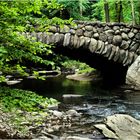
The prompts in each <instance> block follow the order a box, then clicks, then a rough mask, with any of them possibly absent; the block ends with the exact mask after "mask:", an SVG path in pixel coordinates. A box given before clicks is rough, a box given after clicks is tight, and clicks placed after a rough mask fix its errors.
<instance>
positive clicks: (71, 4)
mask: <svg viewBox="0 0 140 140" xmlns="http://www.w3.org/2000/svg"><path fill="white" fill-rule="evenodd" d="M58 2H59V3H60V4H63V8H64V9H67V11H68V13H69V15H70V17H72V18H74V19H84V18H86V17H84V16H83V13H84V12H85V11H86V9H88V7H89V1H88V0H72V1H70V0H58Z"/></svg>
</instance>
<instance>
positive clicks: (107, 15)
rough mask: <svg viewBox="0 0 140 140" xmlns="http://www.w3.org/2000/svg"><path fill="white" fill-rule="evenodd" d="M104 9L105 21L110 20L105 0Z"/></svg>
mask: <svg viewBox="0 0 140 140" xmlns="http://www.w3.org/2000/svg"><path fill="white" fill-rule="evenodd" d="M104 11H105V20H106V22H110V16H109V6H108V2H107V0H104Z"/></svg>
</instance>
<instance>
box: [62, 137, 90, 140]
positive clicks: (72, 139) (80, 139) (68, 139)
mask: <svg viewBox="0 0 140 140" xmlns="http://www.w3.org/2000/svg"><path fill="white" fill-rule="evenodd" d="M62 140H63V138H62ZM65 140H91V139H90V138H83V137H78V136H68V137H67V138H65Z"/></svg>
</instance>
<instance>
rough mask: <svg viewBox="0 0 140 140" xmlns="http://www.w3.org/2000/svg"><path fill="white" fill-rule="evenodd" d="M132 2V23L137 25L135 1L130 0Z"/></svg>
mask: <svg viewBox="0 0 140 140" xmlns="http://www.w3.org/2000/svg"><path fill="white" fill-rule="evenodd" d="M130 2H131V12H132V24H133V25H135V24H136V23H135V21H136V19H135V11H134V3H133V0H130Z"/></svg>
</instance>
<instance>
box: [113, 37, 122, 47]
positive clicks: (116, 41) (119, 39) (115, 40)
mask: <svg viewBox="0 0 140 140" xmlns="http://www.w3.org/2000/svg"><path fill="white" fill-rule="evenodd" d="M121 43H122V37H121V36H120V35H116V36H114V37H113V44H114V45H117V46H119V45H120V44H121Z"/></svg>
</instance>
